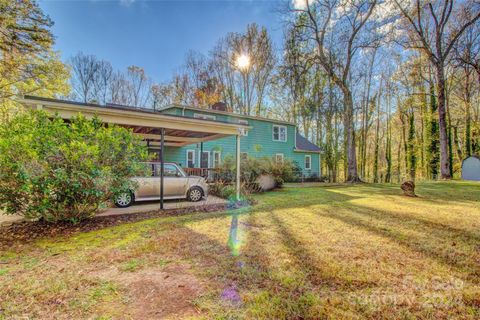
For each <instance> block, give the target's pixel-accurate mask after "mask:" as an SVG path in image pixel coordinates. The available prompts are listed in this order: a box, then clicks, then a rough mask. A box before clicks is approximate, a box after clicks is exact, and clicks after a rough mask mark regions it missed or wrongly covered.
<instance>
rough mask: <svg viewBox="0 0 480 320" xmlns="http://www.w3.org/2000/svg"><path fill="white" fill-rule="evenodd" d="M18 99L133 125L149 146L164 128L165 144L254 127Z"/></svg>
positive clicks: (66, 116)
mask: <svg viewBox="0 0 480 320" xmlns="http://www.w3.org/2000/svg"><path fill="white" fill-rule="evenodd" d="M17 101H19V102H20V103H22V104H23V105H24V106H26V107H31V108H33V109H35V108H36V109H42V110H45V111H48V112H50V113H53V114H57V115H58V116H59V117H60V118H63V119H70V118H72V117H74V116H77V115H78V114H79V113H82V114H83V115H84V116H85V117H87V118H92V117H94V116H97V117H99V118H100V119H101V120H102V121H103V122H105V123H112V124H117V125H120V126H123V127H126V128H130V129H132V131H133V133H135V134H137V135H139V136H141V137H142V138H143V139H144V140H145V141H148V143H149V145H150V146H155V145H158V143H159V142H160V141H161V131H162V130H165V136H164V140H165V145H166V146H172V147H181V146H184V145H188V144H192V143H199V142H204V141H210V140H215V139H219V138H223V137H226V136H229V135H238V134H239V133H240V132H241V131H243V130H245V129H246V130H248V129H250V128H251V127H249V126H246V125H242V124H236V123H231V122H222V121H214V120H203V119H194V118H191V117H182V116H176V115H168V114H162V113H160V112H155V111H153V110H145V109H141V108H133V107H127V106H120V107H119V106H115V107H112V106H102V105H98V104H88V103H78V102H73V101H66V100H58V99H50V98H42V97H35V96H24V97H23V98H18V99H17Z"/></svg>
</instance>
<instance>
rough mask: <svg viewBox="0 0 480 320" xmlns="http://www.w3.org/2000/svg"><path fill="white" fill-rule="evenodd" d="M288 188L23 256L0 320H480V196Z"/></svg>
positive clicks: (12, 258) (452, 188) (451, 190)
mask: <svg viewBox="0 0 480 320" xmlns="http://www.w3.org/2000/svg"><path fill="white" fill-rule="evenodd" d="M417 193H418V195H419V197H418V198H407V197H404V196H402V195H401V191H400V189H399V187H398V185H376V184H365V185H353V186H352V185H336V186H328V185H325V186H315V187H287V188H284V189H281V190H279V191H275V192H271V193H266V194H262V195H258V196H256V197H255V198H256V200H257V204H256V205H255V206H252V207H249V208H242V209H238V210H236V211H232V212H214V213H199V214H194V215H184V216H179V217H164V218H156V219H150V220H145V221H141V222H136V223H129V224H122V225H119V226H115V227H110V228H106V229H102V230H97V231H91V232H86V233H77V234H74V235H73V236H70V237H68V238H59V237H52V238H48V239H40V240H35V241H32V242H29V243H24V244H15V245H13V246H11V247H10V248H8V250H5V251H2V252H0V292H1V298H0V319H1V318H6V319H9V318H19V317H22V316H23V317H26V318H27V317H30V318H41V319H48V318H51V319H53V318H55V319H62V318H64V319H72V318H92V319H96V318H98V319H110V318H113V319H119V318H120V319H130V318H131V319H156V318H162V317H163V318H172V319H178V318H182V317H185V318H206V319H211V318H221V319H223V318H229V319H230V318H231V319H237V318H255V319H257V318H259V319H262V318H263V319H267V318H268V319H272V318H276V319H305V318H312V319H318V318H333V319H357V318H375V319H378V318H387V319H394V318H398V319H410V318H416V317H419V318H424V319H441V318H461V319H478V318H479V317H480V183H467V182H458V181H454V182H436V183H434V182H432V183H420V184H419V185H418V187H417Z"/></svg>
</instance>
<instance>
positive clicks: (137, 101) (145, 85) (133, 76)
mask: <svg viewBox="0 0 480 320" xmlns="http://www.w3.org/2000/svg"><path fill="white" fill-rule="evenodd" d="M126 79H127V81H128V86H127V88H128V92H129V104H130V105H133V106H135V107H145V106H146V104H147V102H148V99H149V97H150V86H151V80H150V78H148V77H147V75H146V74H145V70H144V69H143V68H141V67H138V66H130V67H128V69H127V74H126Z"/></svg>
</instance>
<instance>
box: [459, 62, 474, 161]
mask: <svg viewBox="0 0 480 320" xmlns="http://www.w3.org/2000/svg"><path fill="white" fill-rule="evenodd" d="M464 70H465V88H464V89H465V156H466V157H469V156H471V155H472V117H471V111H470V106H471V100H472V98H471V93H470V73H471V72H470V70H469V67H465V68H464ZM460 160H462V159H460Z"/></svg>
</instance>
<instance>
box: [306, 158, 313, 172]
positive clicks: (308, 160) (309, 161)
mask: <svg viewBox="0 0 480 320" xmlns="http://www.w3.org/2000/svg"><path fill="white" fill-rule="evenodd" d="M305 170H312V156H310V155H307V156H305Z"/></svg>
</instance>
